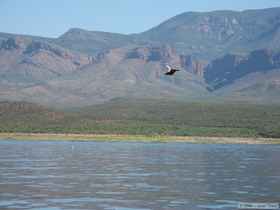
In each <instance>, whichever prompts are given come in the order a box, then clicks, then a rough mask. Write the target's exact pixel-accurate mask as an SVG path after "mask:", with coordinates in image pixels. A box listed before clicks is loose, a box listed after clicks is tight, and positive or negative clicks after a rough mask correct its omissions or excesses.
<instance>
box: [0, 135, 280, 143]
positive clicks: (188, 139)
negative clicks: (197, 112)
mask: <svg viewBox="0 0 280 210" xmlns="http://www.w3.org/2000/svg"><path fill="white" fill-rule="evenodd" d="M0 140H30V141H31V140H32V141H36V140H38V141H60V140H62V141H111V142H114V141H122V142H166V143H167V142H185V143H194V144H280V139H271V138H243V137H242V138H238V137H199V136H161V135H154V136H145V135H115V134H112V135H110V134H63V133H61V134H55V133H0Z"/></svg>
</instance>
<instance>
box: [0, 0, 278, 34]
mask: <svg viewBox="0 0 280 210" xmlns="http://www.w3.org/2000/svg"><path fill="white" fill-rule="evenodd" d="M278 6H280V0H234V1H230V0H0V31H1V32H9V33H19V34H30V35H40V36H47V37H57V36H59V35H61V34H62V33H64V32H65V31H67V30H68V29H69V28H77V27H78V28H83V29H87V30H99V31H108V32H118V33H126V34H129V33H137V32H142V31H145V30H147V29H149V28H151V27H153V26H156V25H158V24H159V23H161V22H162V21H164V20H166V19H168V18H170V17H172V16H175V15H177V14H180V13H182V12H187V11H212V10H221V9H230V10H244V9H257V8H268V7H278Z"/></svg>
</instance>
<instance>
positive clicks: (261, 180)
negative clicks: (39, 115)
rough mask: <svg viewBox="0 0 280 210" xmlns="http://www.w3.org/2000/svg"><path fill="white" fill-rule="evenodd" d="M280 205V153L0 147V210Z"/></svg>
mask: <svg viewBox="0 0 280 210" xmlns="http://www.w3.org/2000/svg"><path fill="white" fill-rule="evenodd" d="M239 201H245V202H280V146H276V145H270V146H264V145H193V144H183V143H166V144H164V143H163V144H161V143H120V142H115V143H105V142H104V143H100V142H99V143H98V142H47V141H42V142H39V141H38V142H32V141H11V140H9V141H8V140H1V141H0V209H1V210H6V209H13V210H16V209H31V210H62V209H63V210H68V209H108V210H149V209H190V210H192V209H236V206H237V202H239Z"/></svg>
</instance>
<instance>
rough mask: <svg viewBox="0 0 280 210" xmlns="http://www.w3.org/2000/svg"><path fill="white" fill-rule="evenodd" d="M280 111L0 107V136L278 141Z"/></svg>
mask: <svg viewBox="0 0 280 210" xmlns="http://www.w3.org/2000/svg"><path fill="white" fill-rule="evenodd" d="M279 108H280V106H279V105H253V104H233V103H232V104H225V103H187V102H175V101H164V100H113V101H111V102H108V103H106V104H102V105H95V106H91V107H87V108H83V109H79V110H74V111H73V110H71V111H63V112H62V111H51V110H49V109H46V108H43V107H40V106H37V105H34V104H28V103H21V102H17V103H9V102H2V103H0V122H1V123H0V132H2V133H4V132H23V133H81V134H128V135H172V136H217V137H219V136H220V137H272V138H274V137H275V138H276V137H280V109H279Z"/></svg>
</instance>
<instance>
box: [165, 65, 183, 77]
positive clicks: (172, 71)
mask: <svg viewBox="0 0 280 210" xmlns="http://www.w3.org/2000/svg"><path fill="white" fill-rule="evenodd" d="M166 68H167V69H168V71H167V72H166V73H165V75H168V76H172V75H174V74H175V73H176V72H177V71H180V70H179V69H173V68H171V67H170V66H169V65H166Z"/></svg>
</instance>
